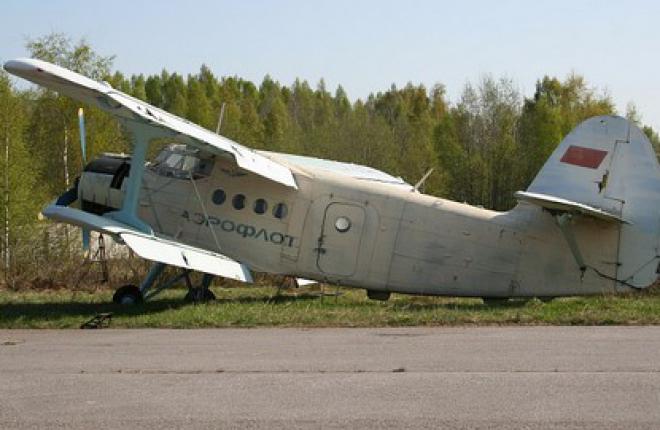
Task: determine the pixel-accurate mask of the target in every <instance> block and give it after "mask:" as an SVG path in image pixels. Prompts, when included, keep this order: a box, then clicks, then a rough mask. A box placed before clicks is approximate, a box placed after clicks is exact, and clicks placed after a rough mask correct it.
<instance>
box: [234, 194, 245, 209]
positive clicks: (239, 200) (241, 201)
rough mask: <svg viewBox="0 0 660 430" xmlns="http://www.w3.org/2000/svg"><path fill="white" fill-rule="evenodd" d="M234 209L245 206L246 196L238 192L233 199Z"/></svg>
mask: <svg viewBox="0 0 660 430" xmlns="http://www.w3.org/2000/svg"><path fill="white" fill-rule="evenodd" d="M231 204H232V206H234V209H236V210H241V209H243V208H244V207H245V196H244V195H243V194H236V195H235V196H234V198H233V199H232V201H231Z"/></svg>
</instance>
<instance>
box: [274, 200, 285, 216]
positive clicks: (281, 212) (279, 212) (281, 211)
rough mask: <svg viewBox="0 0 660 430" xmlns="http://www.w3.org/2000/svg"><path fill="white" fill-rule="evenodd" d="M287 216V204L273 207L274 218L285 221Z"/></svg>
mask: <svg viewBox="0 0 660 430" xmlns="http://www.w3.org/2000/svg"><path fill="white" fill-rule="evenodd" d="M286 214H287V207H286V204H284V203H278V204H276V205H275V206H273V216H274V217H275V218H278V219H283V218H284V217H286Z"/></svg>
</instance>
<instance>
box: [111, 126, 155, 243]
mask: <svg viewBox="0 0 660 430" xmlns="http://www.w3.org/2000/svg"><path fill="white" fill-rule="evenodd" d="M124 125H125V126H126V128H128V129H129V130H130V132H131V134H132V138H133V155H132V156H131V169H130V171H129V175H128V182H127V185H126V194H124V201H123V202H122V205H121V209H119V210H118V211H116V212H111V213H109V214H107V216H108V217H109V218H112V219H114V220H115V221H119V222H122V223H124V224H127V225H130V226H131V227H134V228H136V229H137V230H139V231H141V232H142V233H146V234H150V235H153V230H152V229H151V227H150V226H149V224H147V223H145V222H144V221H142V220H141V219H140V218H139V217H138V204H139V201H140V188H141V186H142V177H143V175H144V163H145V162H146V157H147V148H148V147H149V141H150V140H151V139H152V138H153V137H155V136H153V132H152V130H153V129H152V128H151V127H149V126H145V125H144V124H141V123H136V122H129V121H124Z"/></svg>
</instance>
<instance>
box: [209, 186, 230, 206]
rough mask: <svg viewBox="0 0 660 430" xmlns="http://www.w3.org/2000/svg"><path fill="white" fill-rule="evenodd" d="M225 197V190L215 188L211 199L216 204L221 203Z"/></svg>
mask: <svg viewBox="0 0 660 430" xmlns="http://www.w3.org/2000/svg"><path fill="white" fill-rule="evenodd" d="M226 198H227V194H225V192H224V191H222V190H221V189H217V190H215V191H213V197H212V200H213V203H215V204H216V205H221V204H223V203H224V202H225V199H226Z"/></svg>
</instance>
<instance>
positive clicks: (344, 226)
mask: <svg viewBox="0 0 660 430" xmlns="http://www.w3.org/2000/svg"><path fill="white" fill-rule="evenodd" d="M335 228H336V229H337V231H338V232H339V233H346V232H347V231H348V230H350V229H351V220H350V219H348V218H346V217H345V216H340V217H339V218H337V219H336V220H335Z"/></svg>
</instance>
